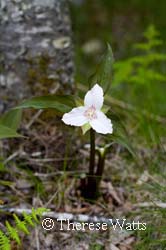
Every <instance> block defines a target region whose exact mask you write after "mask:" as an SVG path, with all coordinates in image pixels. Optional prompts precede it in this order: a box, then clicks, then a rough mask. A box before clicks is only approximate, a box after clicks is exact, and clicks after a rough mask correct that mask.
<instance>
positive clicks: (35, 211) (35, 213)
mask: <svg viewBox="0 0 166 250" xmlns="http://www.w3.org/2000/svg"><path fill="white" fill-rule="evenodd" d="M48 211H49V209H47V208H43V207H39V208H37V209H34V208H32V214H31V215H32V217H33V219H34V220H35V221H36V222H37V223H38V222H39V219H38V216H39V217H40V216H42V214H43V213H44V212H48Z"/></svg>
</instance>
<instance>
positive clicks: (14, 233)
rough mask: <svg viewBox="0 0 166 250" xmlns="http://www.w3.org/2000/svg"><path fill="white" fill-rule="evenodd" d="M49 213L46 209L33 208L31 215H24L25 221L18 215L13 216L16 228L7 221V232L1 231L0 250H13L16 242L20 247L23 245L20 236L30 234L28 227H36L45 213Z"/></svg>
mask: <svg viewBox="0 0 166 250" xmlns="http://www.w3.org/2000/svg"><path fill="white" fill-rule="evenodd" d="M46 211H48V209H46V208H38V209H34V208H32V212H31V214H27V213H25V212H23V213H22V215H23V220H21V219H19V218H18V216H17V215H16V214H13V218H14V222H15V226H12V225H11V224H10V223H9V222H8V221H6V232H5V233H4V232H2V231H1V230H0V250H11V241H12V240H14V241H15V242H16V243H17V244H18V245H20V244H21V239H20V236H19V234H20V233H25V234H29V233H30V232H29V230H28V227H29V226H31V227H35V226H36V224H37V223H39V218H40V217H41V216H42V215H43V213H44V212H46Z"/></svg>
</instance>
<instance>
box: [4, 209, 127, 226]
mask: <svg viewBox="0 0 166 250" xmlns="http://www.w3.org/2000/svg"><path fill="white" fill-rule="evenodd" d="M0 211H3V212H7V213H16V214H18V215H22V213H23V212H25V213H27V214H30V213H32V210H31V209H28V208H9V207H5V206H0ZM42 217H49V218H52V219H56V220H57V219H58V220H69V221H74V222H89V223H90V222H93V223H97V222H99V223H106V224H108V225H109V224H116V223H117V221H116V219H111V218H110V219H109V218H105V217H97V216H89V215H85V214H72V213H56V212H52V211H51V212H45V213H43V215H42ZM119 223H120V224H122V223H124V222H123V221H121V220H119Z"/></svg>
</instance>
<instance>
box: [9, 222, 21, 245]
mask: <svg viewBox="0 0 166 250" xmlns="http://www.w3.org/2000/svg"><path fill="white" fill-rule="evenodd" d="M6 228H7V232H8V233H9V236H10V238H11V239H13V240H15V241H16V242H17V244H18V245H20V237H19V235H18V230H17V229H16V228H14V227H12V226H11V225H10V223H9V222H8V221H6Z"/></svg>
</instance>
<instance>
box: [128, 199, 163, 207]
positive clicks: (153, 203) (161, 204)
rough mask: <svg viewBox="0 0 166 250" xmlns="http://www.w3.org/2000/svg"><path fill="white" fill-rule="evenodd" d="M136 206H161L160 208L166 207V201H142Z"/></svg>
mask: <svg viewBox="0 0 166 250" xmlns="http://www.w3.org/2000/svg"><path fill="white" fill-rule="evenodd" d="M133 207H134V208H138V207H140V208H144V207H155V208H156V207H159V208H166V203H164V202H157V201H156V202H155V201H154V202H142V203H138V204H135V205H134V206H133Z"/></svg>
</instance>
